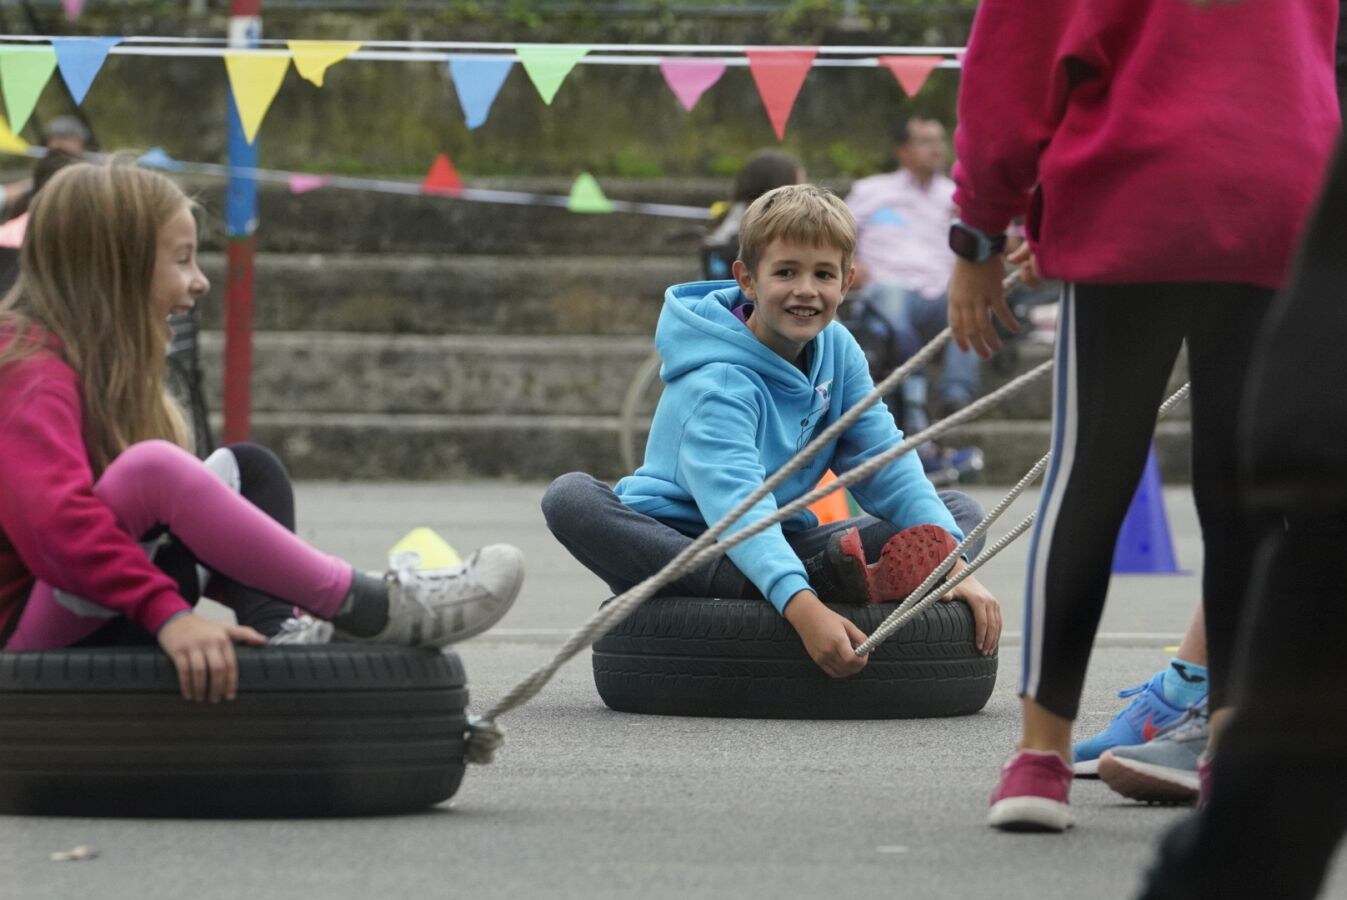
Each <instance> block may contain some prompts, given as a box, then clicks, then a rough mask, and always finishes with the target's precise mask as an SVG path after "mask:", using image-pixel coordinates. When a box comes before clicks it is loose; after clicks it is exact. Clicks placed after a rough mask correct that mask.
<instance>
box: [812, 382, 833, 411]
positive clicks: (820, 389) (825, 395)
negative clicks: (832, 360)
mask: <svg viewBox="0 0 1347 900" xmlns="http://www.w3.org/2000/svg"><path fill="white" fill-rule="evenodd" d="M814 393H816V394H818V398H819V399H820V400H822V401H823V408H822V409H820V410H819V412H820V413H826V412H827V411H828V407H830V406H832V400H833V382H832V379H831V378H830V379H828V380H827V381H825V382H823V384H820V385H818V386H817V387H815V388H814Z"/></svg>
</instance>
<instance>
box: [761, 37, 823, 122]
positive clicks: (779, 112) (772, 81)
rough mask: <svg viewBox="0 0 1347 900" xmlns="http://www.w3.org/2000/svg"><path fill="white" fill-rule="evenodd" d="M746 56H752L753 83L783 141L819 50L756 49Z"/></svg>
mask: <svg viewBox="0 0 1347 900" xmlns="http://www.w3.org/2000/svg"><path fill="white" fill-rule="evenodd" d="M744 55H745V56H747V57H748V69H749V71H750V72H752V73H753V82H754V83H755V84H756V85H757V86H758V94H759V95H760V96H761V97H762V105H763V106H765V107H766V108H767V117H768V118H769V119H771V120H772V130H774V131H775V132H776V139H777V140H778V141H779V140H781V139H783V138H784V137H785V136H786V120H788V119H789V118H790V111H791V108H792V107H793V106H795V98H796V97H798V96H799V95H800V87H801V86H802V85H803V84H804V77H805V76H806V75H808V74H809V69H810V68H811V67H812V66H813V65H814V57H815V56H817V55H818V51H817V50H814V49H809V50H772V49H766V48H755V49H750V50H746V51H744Z"/></svg>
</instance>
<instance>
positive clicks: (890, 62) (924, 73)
mask: <svg viewBox="0 0 1347 900" xmlns="http://www.w3.org/2000/svg"><path fill="white" fill-rule="evenodd" d="M944 61H945V58H944V57H943V56H881V57H880V58H879V62H880V64H881V65H885V66H888V67H889V71H890V72H892V73H893V77H894V78H897V79H898V84H899V86H900V87H902V89H903V93H904V94H907V96H909V97H915V96H917V92H918V91H920V90H921V86H922V85H923V84H925V83H926V79H927V78H929V77H930V75H931V73H932V72H934V71H935V70H936V67H937V66H939V65H940V64H941V63H942V62H944Z"/></svg>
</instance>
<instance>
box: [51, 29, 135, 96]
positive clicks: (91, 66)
mask: <svg viewBox="0 0 1347 900" xmlns="http://www.w3.org/2000/svg"><path fill="white" fill-rule="evenodd" d="M121 41H122V39H121V38H119V37H98V38H52V39H51V46H52V49H53V50H54V51H56V65H58V66H60V68H61V77H62V78H64V79H65V83H66V87H68V88H70V96H72V97H74V98H75V105H76V106H79V105H80V104H81V103H83V102H84V96H85V94H87V93H89V86H90V85H92V84H93V83H94V78H95V77H96V76H97V75H98V71H99V70H100V69H102V68H103V63H104V62H105V61H106V60H107V58H108V51H110V50H111V49H112V48H113V47H115V46H117V45H118V44H120V43H121Z"/></svg>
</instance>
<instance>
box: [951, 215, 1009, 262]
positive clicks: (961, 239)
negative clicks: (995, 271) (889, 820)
mask: <svg viewBox="0 0 1347 900" xmlns="http://www.w3.org/2000/svg"><path fill="white" fill-rule="evenodd" d="M949 249H951V250H953V251H954V253H955V255H956V256H960V257H962V258H963V259H966V260H968V261H969V262H977V263H980V262H985V261H987V260H989V259H991V258H992V257H993V256H995V255H996V254H998V253H1001V252H1003V251H1004V250H1005V249H1006V236H1005V235H1004V234H998V235H996V236H995V237H993V236H992V235H989V234H987V232H985V231H983V230H982V229H980V228H974V227H973V226H972V225H967V224H965V223H963V222H960V221H959V220H958V219H955V220H954V221H953V222H951V223H950V226H949Z"/></svg>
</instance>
